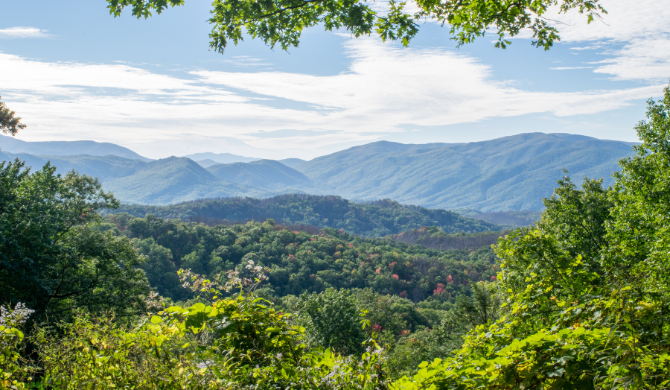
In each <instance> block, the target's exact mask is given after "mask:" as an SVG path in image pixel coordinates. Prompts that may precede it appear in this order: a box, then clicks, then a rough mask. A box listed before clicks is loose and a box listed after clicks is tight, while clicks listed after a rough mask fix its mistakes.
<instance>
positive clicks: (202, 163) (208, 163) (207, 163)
mask: <svg viewBox="0 0 670 390" xmlns="http://www.w3.org/2000/svg"><path fill="white" fill-rule="evenodd" d="M196 162H197V163H198V165H200V166H201V167H203V168H209V167H211V166H212V165H216V164H220V163H218V162H216V161H214V160H210V159H205V160H196Z"/></svg>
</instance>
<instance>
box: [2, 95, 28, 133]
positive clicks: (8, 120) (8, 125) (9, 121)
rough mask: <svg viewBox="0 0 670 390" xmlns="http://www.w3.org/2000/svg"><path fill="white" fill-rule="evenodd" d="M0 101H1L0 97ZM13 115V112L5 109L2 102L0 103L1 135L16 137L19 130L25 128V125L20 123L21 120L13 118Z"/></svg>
mask: <svg viewBox="0 0 670 390" xmlns="http://www.w3.org/2000/svg"><path fill="white" fill-rule="evenodd" d="M0 99H2V97H1V96H0ZM15 114H16V113H15V112H14V111H10V110H9V108H7V105H6V104H5V103H4V102H0V130H2V133H3V134H8V133H9V134H11V135H16V133H18V132H19V130H23V129H25V128H26V125H24V124H23V123H21V118H19V117H15V116H14V115H15Z"/></svg>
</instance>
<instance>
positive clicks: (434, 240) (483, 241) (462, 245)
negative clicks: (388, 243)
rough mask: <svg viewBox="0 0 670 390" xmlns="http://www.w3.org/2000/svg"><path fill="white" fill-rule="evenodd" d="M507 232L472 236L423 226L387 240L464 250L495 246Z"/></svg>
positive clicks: (440, 248)
mask: <svg viewBox="0 0 670 390" xmlns="http://www.w3.org/2000/svg"><path fill="white" fill-rule="evenodd" d="M509 232H510V231H509V230H505V231H499V232H482V233H472V234H465V233H455V234H447V233H445V232H444V231H443V230H442V229H440V228H438V227H436V226H424V227H421V228H419V229H412V230H410V231H408V232H403V233H400V234H396V235H392V236H388V238H390V239H392V240H395V241H399V242H405V243H408V244H418V245H422V246H425V247H426V248H431V249H438V250H450V249H459V250H466V249H478V248H482V247H487V246H491V245H493V244H495V243H496V242H497V241H498V239H499V238H500V237H503V236H505V235H507V234H509Z"/></svg>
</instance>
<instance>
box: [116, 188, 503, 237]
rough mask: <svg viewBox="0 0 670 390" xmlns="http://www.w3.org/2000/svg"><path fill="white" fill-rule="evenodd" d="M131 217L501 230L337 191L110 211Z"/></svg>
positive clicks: (387, 230)
mask: <svg viewBox="0 0 670 390" xmlns="http://www.w3.org/2000/svg"><path fill="white" fill-rule="evenodd" d="M111 212H125V213H128V214H130V215H133V216H135V217H145V216H147V215H154V216H157V217H161V218H169V219H180V220H182V221H196V222H204V223H207V224H210V225H213V224H226V223H234V222H240V223H244V222H248V221H251V220H255V221H265V220H266V219H274V220H275V221H276V222H277V223H281V224H305V225H313V226H317V227H319V228H326V227H328V228H333V229H341V230H344V231H346V232H349V233H353V234H358V235H362V236H368V237H383V236H387V235H390V234H398V233H401V232H404V231H408V230H411V229H417V228H420V227H422V226H437V227H439V228H441V229H442V230H443V231H445V232H447V233H460V232H466V233H474V232H482V231H491V230H500V228H499V227H498V226H497V225H494V224H492V223H488V222H484V221H481V220H476V219H470V218H466V217H463V216H461V215H459V214H457V213H454V212H451V211H447V210H439V209H435V210H433V209H426V208H423V207H419V206H404V205H401V204H400V203H398V202H394V201H391V200H380V201H376V202H370V203H354V202H351V201H349V200H346V199H342V198H341V197H339V196H316V195H303V194H294V195H280V196H276V197H273V198H267V199H254V198H222V199H203V200H197V201H193V202H185V203H179V204H174V205H169V206H146V205H126V204H124V205H121V207H120V208H119V209H117V210H115V211H105V213H111Z"/></svg>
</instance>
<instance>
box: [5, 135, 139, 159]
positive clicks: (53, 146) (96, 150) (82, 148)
mask: <svg viewBox="0 0 670 390" xmlns="http://www.w3.org/2000/svg"><path fill="white" fill-rule="evenodd" d="M0 150H2V151H3V152H9V153H13V154H18V153H28V154H32V155H35V156H42V155H44V156H67V155H79V154H88V155H91V156H107V155H113V156H118V157H123V158H128V159H131V160H142V161H150V159H148V158H146V157H142V156H140V155H139V154H137V153H135V152H133V151H132V150H130V149H128V148H124V147H123V146H119V145H116V144H112V143H109V142H95V141H45V142H27V141H21V140H19V139H16V138H14V137H10V136H4V135H0Z"/></svg>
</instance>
